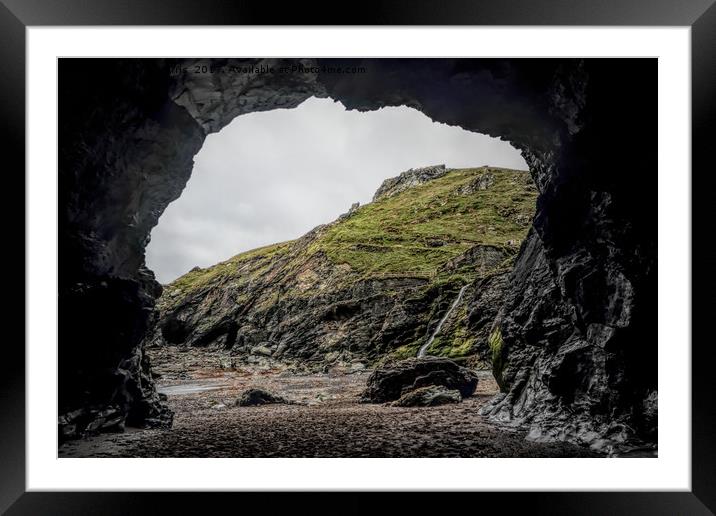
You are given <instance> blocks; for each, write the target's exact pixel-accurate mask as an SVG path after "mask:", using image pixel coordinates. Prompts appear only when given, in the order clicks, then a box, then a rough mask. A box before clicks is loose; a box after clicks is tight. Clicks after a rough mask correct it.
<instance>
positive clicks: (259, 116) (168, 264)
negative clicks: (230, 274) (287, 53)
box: [147, 98, 527, 283]
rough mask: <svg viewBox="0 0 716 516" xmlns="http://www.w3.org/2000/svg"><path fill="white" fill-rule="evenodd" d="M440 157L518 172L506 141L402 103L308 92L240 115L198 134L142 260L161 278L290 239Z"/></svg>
mask: <svg viewBox="0 0 716 516" xmlns="http://www.w3.org/2000/svg"><path fill="white" fill-rule="evenodd" d="M442 163H444V164H445V165H446V166H447V167H448V168H458V167H479V166H482V165H494V166H501V167H508V168H516V169H521V170H526V169H527V165H526V163H525V162H524V160H523V159H522V157H521V156H520V154H519V152H518V151H517V150H516V149H514V148H513V147H512V146H511V145H510V144H508V143H507V142H503V141H500V140H498V139H496V138H490V137H488V136H485V135H481V134H477V133H470V132H467V131H464V130H462V129H460V128H456V127H449V126H447V125H444V124H437V123H433V122H431V121H430V119H429V118H428V117H426V116H425V115H423V114H422V113H420V112H419V111H416V110H414V109H411V108H407V107H389V108H383V109H380V110H378V111H371V112H368V113H359V112H357V111H346V109H345V108H344V107H343V105H342V104H340V103H338V102H334V101H333V100H331V99H316V98H311V99H309V100H307V101H306V102H304V103H303V104H301V105H300V106H299V107H297V108H295V109H279V110H274V111H268V112H264V113H251V114H248V115H243V116H240V117H238V118H236V119H235V120H234V121H233V122H232V123H231V124H229V125H228V126H226V127H225V128H224V129H222V130H221V131H220V132H218V133H215V134H211V135H209V136H208V137H207V138H206V142H205V143H204V146H203V147H202V149H201V151H200V152H199V153H198V154H197V155H196V157H195V165H194V172H193V173H192V176H191V179H190V180H189V182H188V183H187V186H186V188H185V190H184V192H183V193H182V195H181V197H180V198H179V199H177V200H176V201H174V202H173V203H172V204H170V205H169V207H168V208H167V209H166V211H165V212H164V214H163V215H162V217H161V218H160V219H159V224H158V225H157V227H155V228H154V230H153V231H152V235H151V236H152V240H151V243H150V244H149V247H148V248H147V264H148V266H149V268H150V269H152V270H153V271H154V272H155V274H156V276H157V279H158V280H159V281H160V282H161V283H168V282H170V281H172V280H174V279H175V278H177V277H179V276H181V275H182V274H184V273H186V272H187V271H188V270H189V269H191V268H192V267H194V266H196V265H198V266H200V267H206V266H209V265H213V264H215V263H217V262H219V261H222V260H225V259H227V258H230V257H231V256H233V255H235V254H237V253H239V252H242V251H247V250H249V249H254V248H256V247H259V246H263V245H267V244H272V243H275V242H283V241H286V240H291V239H294V238H297V237H299V236H301V235H302V234H304V233H306V232H307V231H309V230H310V229H312V228H314V227H315V226H317V225H319V224H323V223H326V222H330V221H332V220H334V219H335V218H336V217H338V215H340V214H341V213H344V212H346V211H348V209H349V208H350V206H351V204H352V203H354V202H360V203H361V204H365V203H367V202H370V200H371V198H372V197H373V194H374V193H375V191H376V190H377V189H378V187H379V186H380V184H381V182H382V181H383V180H384V179H386V178H388V177H393V176H396V175H398V174H399V173H400V172H402V171H404V170H407V169H409V168H416V167H423V166H428V165H438V164H442Z"/></svg>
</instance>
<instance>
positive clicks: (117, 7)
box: [0, 0, 716, 515]
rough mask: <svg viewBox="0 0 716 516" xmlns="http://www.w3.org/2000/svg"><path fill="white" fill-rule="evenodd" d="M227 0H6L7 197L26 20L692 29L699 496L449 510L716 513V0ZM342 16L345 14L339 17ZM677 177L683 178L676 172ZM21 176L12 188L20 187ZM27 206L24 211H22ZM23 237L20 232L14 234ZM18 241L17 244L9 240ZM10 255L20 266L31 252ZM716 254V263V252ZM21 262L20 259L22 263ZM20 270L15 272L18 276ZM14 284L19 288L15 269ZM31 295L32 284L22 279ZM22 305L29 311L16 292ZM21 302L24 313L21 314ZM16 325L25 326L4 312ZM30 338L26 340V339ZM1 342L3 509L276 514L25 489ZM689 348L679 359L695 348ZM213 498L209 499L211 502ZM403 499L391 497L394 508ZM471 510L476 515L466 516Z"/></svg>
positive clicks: (519, 496) (353, 501)
mask: <svg viewBox="0 0 716 516" xmlns="http://www.w3.org/2000/svg"><path fill="white" fill-rule="evenodd" d="M277 5H278V4H272V3H268V2H263V3H259V2H238V1H237V2H231V3H230V2H227V1H222V0H188V1H182V2H179V1H171V0H125V1H117V0H114V1H110V0H93V1H91V2H90V1H83V0H61V1H59V0H55V1H52V0H2V2H1V3H0V56H1V57H2V58H1V59H0V66H2V71H1V72H0V91H2V96H1V97H0V106H1V107H2V111H1V113H2V117H1V119H2V124H1V125H0V131H2V142H3V143H4V144H6V146H4V151H3V154H4V156H3V158H4V159H3V161H2V163H3V165H5V166H3V171H4V172H5V173H4V174H3V181H4V182H5V183H4V185H6V186H7V189H6V190H5V193H6V196H7V197H6V198H9V197H14V198H16V199H18V200H20V202H22V200H21V199H23V198H24V195H19V192H24V191H25V187H24V171H25V145H24V144H25V101H26V98H25V66H26V65H25V59H26V56H25V45H26V32H25V29H26V27H28V26H39V25H60V26H61V25H98V26H101V25H288V24H291V25H298V24H308V25H317V24H325V25H576V26H583V25H621V26H624V25H634V26H655V25H656V26H690V27H691V44H692V47H691V74H692V172H691V180H692V224H693V226H692V237H693V238H692V274H693V275H694V276H695V277H696V278H698V281H697V282H694V284H693V290H692V343H691V353H692V375H693V376H692V416H693V421H692V457H691V464H692V473H691V475H692V477H691V478H692V490H691V491H690V492H640V493H628V492H563V493H546V492H535V493H502V494H500V493H469V494H468V493H465V494H457V493H453V494H451V495H450V496H451V501H450V505H451V506H454V504H456V503H467V504H469V506H471V507H472V508H473V509H474V510H477V511H485V510H499V511H500V512H501V513H507V514H509V513H512V512H518V511H519V512H522V511H527V510H528V511H529V512H530V513H533V514H582V513H585V514H629V515H636V514H689V515H691V514H714V513H716V445H715V442H716V439H715V438H714V436H716V417H715V415H716V410H715V409H714V402H713V401H712V399H713V398H712V396H713V394H714V393H716V380H715V379H716V375H714V374H713V372H712V371H711V369H712V367H713V366H712V364H714V358H716V353H714V351H713V349H714V347H713V345H712V343H713V338H712V336H711V334H710V333H711V332H708V333H707V328H706V324H707V320H708V319H709V318H710V317H712V316H711V314H710V313H709V312H711V311H712V310H713V308H714V307H715V306H716V303H715V301H716V294H715V293H716V275H714V274H713V268H714V265H716V263H715V262H716V260H714V258H712V257H709V255H708V253H707V248H708V246H709V243H710V240H711V238H710V237H709V233H710V231H709V229H711V228H709V227H708V225H709V223H710V220H711V219H710V217H709V215H710V214H711V213H710V212H711V206H712V205H713V195H714V194H715V193H716V188H714V185H715V182H714V176H713V173H712V170H711V169H713V168H714V167H713V164H712V160H711V162H710V160H709V158H710V154H711V152H710V150H711V149H710V148H711V147H712V145H713V143H712V142H713V141H714V137H715V136H716V131H715V130H714V126H716V109H715V106H716V102H715V99H714V97H716V4H714V0H688V1H686V0H604V1H601V2H594V1H593V0H551V1H550V0H490V1H470V0H459V1H451V2H449V3H447V2H431V1H430V0H420V1H416V0H412V1H410V0H404V1H394V2H389V3H388V2H386V3H383V4H375V5H374V4H373V3H371V2H361V3H360V5H355V6H353V5H350V6H349V5H345V6H344V8H343V9H342V11H341V10H338V9H337V8H336V7H337V6H336V4H335V3H332V4H328V3H327V2H311V3H310V4H309V3H293V4H292V3H286V2H283V3H281V4H280V6H277ZM341 12H342V14H340V13H341ZM674 173H679V172H678V171H674ZM13 181H15V182H16V184H13V183H12V182H13ZM8 206H9V205H8V204H5V208H6V209H11V210H13V211H10V212H8V214H7V215H6V217H7V218H6V219H5V220H6V226H7V230H8V232H9V235H8V238H9V239H11V240H9V241H11V242H15V243H16V244H17V245H15V246H13V249H18V250H19V249H20V245H19V242H21V241H22V242H24V239H25V235H24V224H23V226H20V224H19V218H20V216H19V215H18V214H20V213H24V209H23V207H22V206H17V207H12V208H8ZM21 210H22V211H21ZM13 230H14V231H16V232H17V234H16V235H15V234H12V231H13ZM13 237H14V238H13ZM22 249H23V251H22V253H19V252H17V251H15V250H14V251H13V254H14V259H15V261H17V262H19V260H20V257H21V256H22V259H23V265H22V267H23V270H25V274H27V273H28V271H27V269H26V268H25V258H26V256H25V251H24V245H23V246H22ZM711 256H713V255H711ZM18 266H19V263H18ZM15 270H16V271H17V270H19V268H15ZM16 276H18V277H17V278H16V281H17V282H18V283H19V275H18V274H16ZM13 290H14V291H15V292H24V291H25V288H24V285H19V284H17V285H15V288H14V289H13ZM14 298H15V299H14V300H13V306H14V310H16V311H19V310H20V309H22V310H24V307H25V304H24V295H23V298H22V299H23V302H21V301H20V299H19V296H17V295H15V296H14ZM20 307H22V308H20ZM7 317H8V319H7V320H13V319H14V320H20V314H17V316H16V317H14V318H13V317H12V316H7ZM23 333H24V332H23ZM21 338H23V340H24V335H23V336H17V337H15V338H14V339H10V338H8V337H6V339H5V342H4V344H5V346H4V349H3V351H4V359H3V361H4V363H5V367H4V368H3V369H4V372H3V374H2V375H0V421H1V422H2V423H1V424H2V438H1V439H0V512H3V511H7V514H73V515H74V514H81V513H90V514H138V513H145V512H146V513H157V512H159V513H163V512H165V511H166V512H169V510H171V508H172V507H176V508H177V509H175V510H173V511H172V512H175V513H186V512H194V511H195V510H196V511H202V512H204V511H205V510H206V509H207V507H209V504H211V505H212V506H215V507H220V506H221V505H223V504H224V503H226V504H229V505H228V507H233V508H234V509H235V510H238V509H239V508H241V509H243V510H248V509H249V508H251V507H253V506H257V507H260V506H263V507H265V508H270V512H274V510H276V509H277V505H276V504H277V498H276V495H275V494H270V493H251V494H249V493H222V494H209V493H201V494H199V493H193V494H188V493H80V492H73V493H60V492H44V493H40V492H26V488H25V458H26V457H25V367H24V366H25V353H24V350H23V349H22V347H21V346H20V344H19V343H20V339H21ZM675 345H681V346H682V347H681V348H680V351H681V352H683V351H684V349H683V347H685V346H687V345H688V343H675ZM320 497H321V498H320V503H318V502H317V500H316V495H315V494H314V495H310V494H309V493H292V494H285V495H283V496H282V497H281V498H279V499H278V502H279V503H280V504H282V505H283V504H286V505H287V506H290V507H291V510H292V511H293V512H296V511H298V512H311V513H312V514H316V513H331V514H336V513H338V514H341V513H344V512H360V513H363V512H368V511H372V510H375V509H376V508H380V507H383V506H385V507H387V505H386V504H387V503H388V502H386V501H385V500H384V498H385V495H384V494H379V493H351V494H348V495H346V496H343V497H342V498H341V499H340V500H334V499H333V498H334V495H326V494H321V495H320ZM209 498H211V499H209ZM391 502H394V501H391ZM399 503H400V504H401V512H405V513H408V512H409V511H410V512H412V511H419V512H424V511H426V510H430V508H431V505H432V504H433V503H441V502H439V501H438V502H436V501H435V500H434V499H433V500H428V499H427V498H426V497H425V496H424V495H423V494H409V495H403V496H402V500H401V501H400V502H399ZM471 510H472V509H471Z"/></svg>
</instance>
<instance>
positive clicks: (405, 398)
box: [391, 385, 462, 407]
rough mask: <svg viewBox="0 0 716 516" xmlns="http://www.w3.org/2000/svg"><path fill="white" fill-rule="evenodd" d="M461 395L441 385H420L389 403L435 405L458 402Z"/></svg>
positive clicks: (404, 405) (405, 405)
mask: <svg viewBox="0 0 716 516" xmlns="http://www.w3.org/2000/svg"><path fill="white" fill-rule="evenodd" d="M461 401H462V396H460V391H458V390H457V389H447V388H445V387H443V386H442V385H431V386H430V387H421V388H419V389H415V390H414V391H410V392H408V393H406V394H403V395H402V396H401V397H400V398H399V399H398V400H397V401H394V402H393V403H391V405H393V406H394V407H435V406H437V405H445V404H447V403H460V402H461Z"/></svg>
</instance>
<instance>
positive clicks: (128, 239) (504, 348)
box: [59, 59, 656, 444]
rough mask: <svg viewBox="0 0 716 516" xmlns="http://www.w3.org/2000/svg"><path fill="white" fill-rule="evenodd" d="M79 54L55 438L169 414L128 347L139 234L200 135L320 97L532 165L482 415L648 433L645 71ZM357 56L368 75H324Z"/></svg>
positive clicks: (605, 63) (649, 212)
mask: <svg viewBox="0 0 716 516" xmlns="http://www.w3.org/2000/svg"><path fill="white" fill-rule="evenodd" d="M79 61H82V60H71V59H68V60H61V61H60V66H59V74H60V81H59V105H60V131H59V132H60V142H59V146H60V152H59V171H60V191H59V198H60V203H59V205H60V215H59V219H60V223H59V241H60V251H59V253H60V275H59V296H60V314H59V315H60V328H59V334H60V335H59V347H60V364H59V372H60V374H59V376H60V401H59V403H60V414H61V417H60V424H59V426H60V434H61V436H65V437H73V436H76V435H79V434H82V433H84V432H86V431H87V430H88V429H89V428H92V429H93V430H98V429H99V430H101V429H103V428H104V427H105V425H109V424H110V423H112V424H116V422H117V421H120V422H121V423H122V424H123V423H124V422H127V423H128V424H129V423H134V424H143V425H148V426H152V425H161V424H167V423H168V422H170V419H171V415H170V414H169V413H168V411H167V410H166V407H165V406H164V405H163V403H162V401H161V399H160V397H159V396H158V394H157V393H156V391H155V389H154V387H153V382H152V379H151V371H150V369H149V364H148V362H147V360H146V357H145V355H144V353H143V350H142V347H141V345H140V342H141V340H142V338H143V335H144V332H145V329H146V327H147V325H148V324H149V318H150V314H151V311H152V308H153V305H154V299H155V298H156V297H157V296H158V295H159V292H160V290H159V288H158V284H157V283H156V281H155V280H154V278H153V276H152V274H151V272H150V271H148V269H147V268H146V267H145V265H144V248H145V246H146V243H147V239H148V236H149V232H150V230H151V228H152V227H153V226H154V225H156V222H157V220H158V218H159V216H160V215H161V213H162V212H163V210H164V209H165V208H166V206H167V205H168V204H169V203H170V202H171V201H172V200H174V199H176V198H177V197H178V196H179V194H180V193H181V191H182V189H183V187H184V185H185V183H186V181H187V179H188V177H189V175H190V173H191V166H192V158H193V156H194V155H195V154H196V152H197V151H198V150H199V149H200V147H201V145H202V143H203V141H204V139H205V137H206V135H207V134H209V133H212V132H216V131H218V130H220V129H221V128H222V127H223V126H225V125H226V124H228V123H229V122H230V121H231V120H233V119H234V118H235V117H237V116H239V115H241V114H242V113H249V112H256V111H265V110H270V109H274V108H276V107H295V106H296V105H298V104H300V103H301V102H302V101H303V100H305V99H306V98H309V97H311V96H316V97H327V96H330V97H331V98H334V99H336V100H339V101H341V102H342V103H343V104H344V105H345V106H346V107H347V108H348V109H357V110H372V109H377V108H379V107H382V106H386V105H406V106H411V107H415V108H416V109H419V110H420V111H422V112H423V113H425V114H426V115H427V116H428V117H430V118H431V119H434V120H436V121H440V122H443V123H447V124H449V125H456V126H460V127H462V128H464V129H467V130H470V131H474V132H479V133H483V134H488V135H492V136H498V137H501V138H504V139H506V140H508V141H510V142H511V143H512V144H513V145H514V146H515V147H516V148H517V149H519V150H520V151H521V152H522V154H523V156H524V157H525V160H526V161H527V163H528V165H529V169H530V172H531V174H532V176H533V179H534V181H535V184H536V185H537V188H538V190H539V192H540V198H539V200H538V203H537V213H536V216H535V219H534V223H533V230H531V231H530V234H529V236H528V238H527V241H526V242H525V244H524V245H523V246H522V247H521V250H520V253H519V256H518V258H517V262H516V269H515V273H514V274H513V275H512V277H511V280H510V293H511V294H510V295H509V296H508V299H507V300H506V301H505V303H504V304H503V306H502V307H501V314H502V321H501V336H500V346H499V347H498V348H499V353H498V354H500V355H501V359H502V362H503V363H504V367H503V368H502V369H501V370H500V371H499V373H498V377H499V381H500V382H501V386H502V389H503V391H504V395H503V396H501V397H499V398H496V399H495V400H494V403H493V405H492V406H491V407H490V410H489V411H487V412H486V414H487V415H488V416H490V417H491V418H494V419H499V420H502V421H508V422H511V423H513V424H529V425H530V426H531V428H532V431H531V433H530V435H532V436H534V437H535V438H538V439H544V440H549V439H562V440H563V439H570V440H576V441H580V440H582V441H584V442H586V443H588V444H593V443H595V442H601V443H605V442H606V443H613V442H614V441H617V442H626V441H627V440H629V439H631V438H633V437H638V438H641V439H646V440H647V441H648V442H655V435H656V433H655V432H656V430H655V428H656V427H655V425H656V412H655V411H656V408H655V405H656V371H655V367H654V366H655V360H656V354H655V345H654V343H655V342H656V338H655V331H656V329H655V328H656V327H655V324H654V316H655V313H656V311H655V302H656V279H655V278H656V276H655V271H656V245H655V242H656V228H655V223H654V214H655V213H656V210H655V206H656V196H655V195H654V196H644V195H642V194H643V189H644V188H645V185H648V184H649V183H650V182H649V177H651V176H650V174H652V173H653V171H654V170H656V152H655V149H656V146H655V145H656V143H655V138H654V136H653V134H652V133H651V132H649V131H643V132H637V133H634V132H633V131H631V130H630V127H634V126H639V127H642V126H644V125H645V124H646V125H648V124H651V126H652V127H656V124H655V120H656V118H655V116H656V115H655V109H653V106H654V105H655V99H656V88H655V87H654V86H648V85H647V84H646V82H645V81H647V79H648V78H651V79H653V77H654V76H655V64H654V63H652V62H650V61H649V60H597V59H586V60H582V59H539V60H527V59H300V60H297V59H267V60H261V59H253V60H235V59H233V60H232V59H221V60H212V63H213V64H215V65H221V66H229V67H231V66H236V67H239V68H241V67H245V66H255V65H256V64H271V65H273V66H276V67H281V66H286V67H288V68H289V69H291V68H293V67H295V68H297V69H298V70H301V69H303V70H306V69H307V70H309V71H308V72H307V73H287V74H278V75H262V74H248V75H247V74H227V75H215V74H192V73H191V72H190V69H191V67H192V66H193V65H196V64H199V63H202V62H206V60H163V59H157V60H154V59H115V60H98V61H93V62H92V66H91V67H90V66H87V64H88V63H87V61H84V62H82V63H80V62H79ZM356 66H360V67H363V68H364V69H366V70H368V72H366V73H361V74H345V73H338V74H337V73H333V72H327V71H325V70H333V71H334V70H335V69H336V68H341V67H352V68H355V67H356ZM175 70H179V73H175ZM182 70H184V71H182ZM187 70H189V71H187ZM614 77H620V78H621V80H620V81H614V80H613V78H614ZM653 84H654V85H655V84H656V82H655V81H654V82H653ZM615 120H622V121H623V122H624V123H620V124H616V125H615V123H614V121H615ZM630 124H631V125H630ZM635 148H637V149H641V150H642V153H641V154H640V155H639V156H636V155H635V154H636V153H634V149H635ZM605 149H609V152H608V153H607V152H605ZM653 184H654V186H653V187H652V188H655V182H653ZM637 195H639V197H640V198H642V199H646V200H645V201H644V202H643V203H633V199H634V198H635V197H636V196H637ZM650 199H653V201H650ZM635 204H639V206H636V205H635ZM615 292H617V293H619V295H620V298H621V301H623V302H620V303H614V302H613V301H614V293H615ZM547 322H548V323H549V326H548V327H547V326H545V324H546V323H547ZM98 342H101V343H102V345H97V343H98ZM575 370H577V371H587V372H588V373H587V374H586V375H582V376H575V375H574V372H575ZM545 377H546V378H551V379H552V381H550V382H543V381H542V379H543V378H545ZM550 385H551V386H553V389H552V390H551V389H550ZM554 386H558V388H557V387H554ZM565 421H567V422H568V424H566V425H565ZM615 425H617V426H619V425H621V426H620V428H621V429H622V430H621V431H619V432H615V428H616V427H615Z"/></svg>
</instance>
